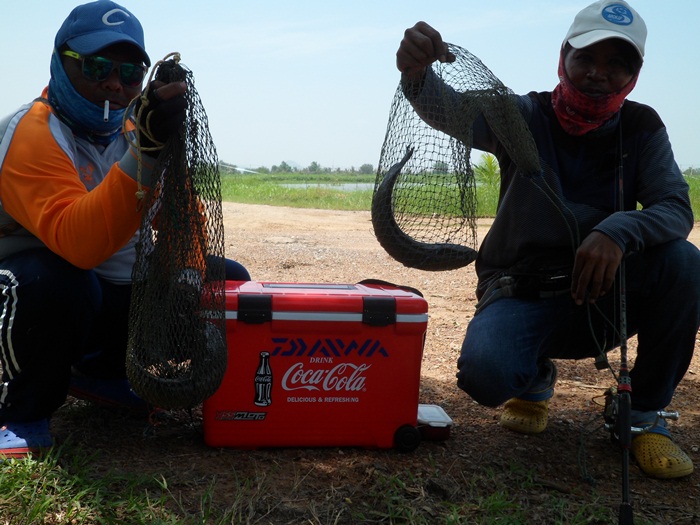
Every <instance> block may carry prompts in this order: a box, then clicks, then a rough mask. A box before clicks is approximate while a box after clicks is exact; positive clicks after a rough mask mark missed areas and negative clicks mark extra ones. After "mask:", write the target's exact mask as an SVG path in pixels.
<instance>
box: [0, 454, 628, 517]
mask: <svg viewBox="0 0 700 525" xmlns="http://www.w3.org/2000/svg"><path fill="white" fill-rule="evenodd" d="M103 454H104V453H103ZM368 454H371V452H368ZM376 461H379V462H380V461H381V456H380V455H379V456H378V457H377V459H376ZM97 464H100V465H103V466H104V465H105V464H109V460H108V459H107V458H106V457H104V456H102V457H99V456H96V455H95V454H86V453H85V451H84V450H82V449H81V448H80V447H73V446H71V445H66V446H64V447H62V448H59V449H55V450H53V451H52V452H51V453H50V454H49V455H48V456H47V457H45V458H44V459H43V460H42V461H35V460H33V459H25V460H9V461H6V462H4V463H2V464H0V523H2V524H3V525H5V524H12V525H35V524H36V525H38V524H44V525H59V524H60V525H64V524H76V525H77V524H83V525H93V524H100V525H112V524H113V525H117V524H119V525H123V524H128V525H141V524H143V525H146V524H148V525H195V524H199V525H224V524H241V523H265V524H267V523H307V524H309V525H325V524H336V523H363V524H365V523H366V524H370V523H386V524H415V525H434V524H445V525H461V524H465V525H466V524H491V523H493V524H495V523H501V524H522V523H535V522H537V523H545V522H546V523H556V524H568V525H576V524H584V523H612V522H613V520H614V509H611V508H610V505H609V502H608V503H607V505H606V504H605V503H604V502H603V501H600V500H599V498H598V497H597V496H596V495H595V494H591V495H590V496H587V497H583V498H581V497H580V496H576V497H572V496H571V495H559V494H556V493H551V492H550V493H547V492H546V491H543V490H542V487H541V486H540V485H538V484H537V483H536V482H534V481H533V473H532V472H530V471H527V470H525V469H523V468H522V467H518V466H511V467H510V468H509V469H506V471H505V472H503V471H501V470H498V471H497V470H494V469H490V468H486V469H483V471H482V472H481V473H479V474H476V475H470V476H469V478H468V479H465V478H464V476H462V474H461V473H459V472H457V473H450V472H441V471H440V470H439V469H438V467H436V466H433V467H432V468H430V469H427V470H426V468H425V467H424V468H421V469H420V471H421V472H420V474H416V473H415V471H414V469H412V467H411V462H410V460H409V461H408V462H407V465H406V467H405V468H403V469H399V470H398V471H391V472H389V471H386V470H384V469H371V470H370V471H368V472H367V474H366V476H365V479H364V480H363V481H362V483H361V484H359V485H357V486H350V487H343V486H342V482H339V487H334V486H333V484H329V486H327V487H319V486H318V485H316V486H315V487H314V488H313V489H309V488H308V487H305V479H306V476H307V475H309V474H311V472H309V473H307V474H304V475H301V476H300V478H299V480H298V483H296V484H294V485H293V486H292V487H291V489H290V488H289V486H287V489H286V490H285V491H284V493H283V494H280V488H278V487H276V484H277V482H276V480H275V473H274V466H273V465H272V464H268V465H266V464H265V463H264V462H263V463H262V464H261V465H259V466H258V472H256V474H255V475H254V476H251V477H250V478H249V479H242V478H241V477H237V476H233V479H229V482H228V483H226V484H225V486H226V492H225V494H221V493H219V500H218V503H215V502H214V499H215V498H214V493H215V492H216V479H215V478H214V477H213V476H212V478H211V479H210V480H209V481H208V482H207V481H206V480H205V483H204V484H202V487H201V488H199V489H198V492H197V493H198V494H199V496H198V501H197V500H195V501H194V502H193V501H189V503H185V500H188V498H191V495H190V496H183V495H182V494H181V493H180V492H179V491H178V489H177V488H175V487H172V488H171V487H170V486H169V484H168V481H167V480H166V479H165V477H163V476H158V477H154V476H148V475H142V474H134V473H130V474H122V473H119V472H116V471H107V472H104V468H102V469H100V471H98V469H97V468H96V467H95V465H97ZM454 475H457V476H459V477H458V478H454V477H453V476H454ZM198 483H201V480H192V482H191V485H196V484H198ZM460 486H461V487H465V488H464V489H458V490H457V489H456V488H457V487H460ZM222 496H225V497H222ZM271 496H272V497H271ZM283 500H284V501H286V502H287V506H286V507H285V505H284V504H282V505H280V503H281V502H282V501H283ZM271 501H273V503H271ZM274 502H276V503H274ZM289 502H295V503H294V511H293V512H291V513H290V508H289V506H288V504H289ZM278 505H280V506H279V508H278ZM539 507H542V509H540V508H539ZM545 517H546V518H547V519H544V518H545ZM290 519H291V520H292V521H289V520H290Z"/></svg>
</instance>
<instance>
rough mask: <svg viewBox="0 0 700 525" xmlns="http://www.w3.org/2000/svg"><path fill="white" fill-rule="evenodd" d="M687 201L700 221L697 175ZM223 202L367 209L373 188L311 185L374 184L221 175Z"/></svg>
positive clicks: (484, 193) (489, 202)
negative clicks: (287, 185) (305, 186)
mask: <svg viewBox="0 0 700 525" xmlns="http://www.w3.org/2000/svg"><path fill="white" fill-rule="evenodd" d="M686 180H687V182H688V184H689V186H690V202H691V205H692V208H693V214H694V217H695V220H696V221H700V177H686ZM221 181H222V182H221V192H222V198H223V200H224V201H229V202H240V203H244V204H267V205H271V206H280V205H282V206H291V207H294V208H316V209H324V210H353V211H368V210H369V209H370V208H371V205H372V190H366V191H365V190H363V191H343V190H340V189H338V190H334V189H332V188H326V187H325V186H324V187H320V186H319V187H315V186H314V185H319V184H323V185H327V184H343V183H348V184H353V183H358V182H364V183H373V182H374V175H352V174H314V175H311V174H308V173H280V174H264V175H249V174H248V175H232V174H224V175H223V176H222V179H221ZM294 183H297V184H302V183H303V184H306V185H310V186H309V187H307V188H302V187H300V188H289V187H286V186H283V185H282V184H294ZM476 189H477V203H478V206H477V216H479V217H493V216H494V215H495V213H496V205H497V203H498V185H497V184H480V185H478V186H477V188H476Z"/></svg>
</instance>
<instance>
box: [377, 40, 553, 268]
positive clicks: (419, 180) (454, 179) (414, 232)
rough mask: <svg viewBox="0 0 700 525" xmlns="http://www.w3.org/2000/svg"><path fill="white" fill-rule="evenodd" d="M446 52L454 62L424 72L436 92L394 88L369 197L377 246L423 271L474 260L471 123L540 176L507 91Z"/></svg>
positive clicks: (482, 69) (478, 66) (469, 59)
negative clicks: (481, 125) (433, 79)
mask: <svg viewBox="0 0 700 525" xmlns="http://www.w3.org/2000/svg"><path fill="white" fill-rule="evenodd" d="M448 48H449V51H450V52H451V53H452V54H454V56H455V61H454V62H452V63H440V62H435V63H433V65H432V66H431V69H430V72H429V73H430V74H431V75H433V76H434V77H436V80H437V81H436V82H433V83H432V84H431V85H432V86H437V87H438V88H437V89H434V90H433V91H429V90H425V89H423V85H422V84H418V85H403V84H402V83H400V84H399V86H398V88H397V89H396V93H395V95H394V99H393V101H392V105H391V111H390V114H389V123H388V126H387V131H386V136H385V139H384V144H383V145H382V150H381V156H380V160H379V165H378V167H377V176H376V179H375V185H374V193H373V198H372V225H373V228H374V233H375V236H376V237H377V240H378V241H379V243H380V244H381V245H382V247H383V248H384V249H385V250H386V252H387V253H388V254H389V255H391V256H392V257H393V258H394V259H396V260H397V261H399V262H401V263H402V264H404V265H405V266H408V267H411V268H417V269H420V270H426V271H442V270H453V269H456V268H460V267H463V266H466V265H467V264H469V263H471V262H473V261H474V260H475V259H476V255H477V252H476V248H477V236H476V218H477V204H478V203H477V199H476V181H475V176H474V171H473V169H472V164H471V152H472V125H473V124H474V122H475V121H476V119H478V118H482V119H484V120H485V122H486V123H487V125H488V126H490V128H491V129H492V131H493V132H494V134H495V135H496V136H497V137H498V139H499V141H500V142H501V144H502V145H503V147H504V148H505V149H506V150H507V152H508V154H509V156H510V157H511V158H512V159H513V161H514V163H515V164H516V165H517V167H518V168H519V170H520V171H522V172H524V173H538V172H539V170H540V167H539V157H538V153H537V147H536V145H535V143H534V140H533V138H532V135H531V133H530V131H529V129H528V128H527V125H526V123H525V121H524V119H523V117H522V114H521V113H520V111H519V110H518V108H517V106H516V103H515V101H514V99H513V92H512V91H511V90H510V89H508V88H507V87H506V86H504V85H503V83H502V82H501V81H500V80H499V79H498V78H497V77H496V76H495V75H494V74H493V73H492V72H491V71H490V70H489V69H488V68H487V67H486V66H485V65H484V64H483V63H482V62H481V61H480V60H479V59H478V58H477V57H476V56H474V55H472V54H471V53H470V52H469V51H467V50H466V49H462V48H460V47H458V46H455V45H452V44H448ZM418 106H420V112H419V111H417V109H416V108H417V107H418ZM426 120H427V121H429V122H430V123H431V124H430V125H429V124H428V123H426ZM443 130H450V134H448V133H446V132H445V131H443Z"/></svg>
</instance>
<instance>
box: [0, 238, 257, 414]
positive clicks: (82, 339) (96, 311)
mask: <svg viewBox="0 0 700 525" xmlns="http://www.w3.org/2000/svg"><path fill="white" fill-rule="evenodd" d="M225 268H226V278H227V279H230V280H244V281H245V280H250V275H249V274H248V271H247V270H246V269H245V268H244V267H243V266H242V265H240V264H239V263H237V262H236V261H232V260H228V259H227V260H226V261H225ZM130 302H131V285H128V284H127V285H118V284H114V283H110V282H108V281H105V280H104V279H102V278H100V277H99V276H98V275H97V274H96V273H95V272H94V271H92V270H82V269H80V268H77V267H75V266H73V265H71V264H70V263H68V262H66V261H65V260H63V259H61V258H60V257H59V256H58V255H56V254H54V253H53V252H51V251H50V250H48V249H47V248H36V249H31V250H25V251H23V252H20V253H17V254H15V255H12V256H10V257H6V258H5V259H3V260H2V261H0V363H1V364H2V383H1V384H0V424H2V423H3V422H4V421H32V420H36V419H43V418H46V417H49V416H50V415H51V414H52V413H53V412H54V411H55V410H56V409H57V408H59V407H60V406H61V405H62V404H63V403H64V401H65V399H66V394H67V392H68V384H69V380H70V374H71V366H72V365H73V364H75V363H76V362H78V361H79V367H80V370H81V372H83V373H85V374H87V375H91V376H94V377H98V378H106V379H123V378H125V377H126V370H125V362H126V348H127V341H128V329H129V325H128V323H129V306H130Z"/></svg>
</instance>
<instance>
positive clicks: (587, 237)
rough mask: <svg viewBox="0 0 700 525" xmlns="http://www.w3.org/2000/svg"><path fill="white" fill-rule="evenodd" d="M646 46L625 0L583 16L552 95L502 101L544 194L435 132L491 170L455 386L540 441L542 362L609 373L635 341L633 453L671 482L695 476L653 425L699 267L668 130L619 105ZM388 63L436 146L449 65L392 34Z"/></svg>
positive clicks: (418, 42)
mask: <svg viewBox="0 0 700 525" xmlns="http://www.w3.org/2000/svg"><path fill="white" fill-rule="evenodd" d="M646 35H647V27H646V24H645V23H644V20H643V19H642V17H641V16H640V15H639V13H637V12H636V11H635V10H634V9H633V8H632V7H631V6H630V5H629V4H628V3H627V2H625V1H624V0H599V1H597V2H594V3H592V4H590V5H589V6H587V7H586V8H584V9H582V10H581V11H580V12H579V13H578V14H577V15H576V17H575V18H574V21H573V23H572V25H571V27H570V28H569V31H568V33H567V34H566V36H565V38H564V40H563V42H562V46H561V49H560V59H559V68H558V69H559V71H558V73H559V83H558V84H557V85H556V86H555V87H554V89H553V90H552V91H551V92H541V93H535V92H532V93H529V94H527V95H521V96H514V97H513V99H514V100H515V102H516V103H517V104H518V109H519V110H520V112H521V114H522V116H523V118H524V121H525V122H526V124H527V126H528V129H529V131H530V133H531V135H532V138H533V139H534V142H535V144H536V145H537V150H538V154H539V158H540V164H541V165H542V166H543V168H545V169H543V173H542V174H540V177H539V178H538V181H542V182H541V184H542V185H543V186H544V187H545V188H546V189H547V190H548V191H539V189H540V188H538V189H537V191H531V190H532V188H533V183H532V180H526V179H528V177H524V176H522V175H521V174H520V173H519V172H518V168H517V166H516V165H515V162H514V160H513V159H512V158H511V157H510V155H509V153H508V152H507V150H508V146H507V145H506V146H505V147H504V145H503V143H502V142H501V140H500V137H499V136H496V134H495V133H494V132H493V131H491V129H490V128H489V127H488V126H487V125H484V123H483V121H482V120H479V119H477V120H476V121H475V123H474V124H473V125H472V127H471V129H469V130H468V131H465V130H460V129H448V130H445V131H446V132H447V133H450V134H451V135H453V136H456V137H460V136H461V137H464V136H469V137H473V144H472V145H473V146H474V147H476V148H478V149H482V150H485V151H489V152H491V153H493V154H494V155H496V156H497V157H498V161H499V164H500V165H501V167H502V171H501V191H500V199H499V204H498V211H497V213H496V217H495V219H494V222H493V225H492V226H491V228H490V230H489V233H488V235H487V237H486V238H485V239H484V241H483V242H482V244H481V247H480V248H479V254H478V257H477V259H476V272H477V275H478V278H479V282H478V285H477V297H478V298H479V304H478V305H477V311H476V313H475V315H474V317H473V319H472V320H471V321H470V322H469V326H468V329H467V333H466V337H465V339H464V343H463V346H462V352H461V355H460V357H459V359H458V361H457V367H458V369H459V370H458V373H457V384H458V386H459V387H460V388H462V389H463V390H464V391H465V392H467V393H468V394H469V395H470V396H471V397H472V398H473V399H475V400H476V401H477V402H479V403H481V404H483V405H486V406H491V407H495V406H499V405H504V410H503V412H502V415H501V418H500V424H501V426H503V427H505V428H507V429H509V430H514V431H516V432H521V433H525V434H539V433H541V432H544V431H545V430H546V428H547V423H548V413H549V402H550V400H551V399H552V397H553V394H554V389H555V386H556V379H557V374H556V367H555V365H554V362H553V359H562V358H565V359H580V358H584V357H594V356H595V357H599V356H601V354H602V357H605V352H608V351H610V350H611V349H613V348H615V347H617V346H619V345H620V344H621V341H620V338H621V337H620V336H621V335H634V334H636V335H637V341H638V346H637V352H636V357H635V362H634V367H633V368H632V370H631V371H630V373H629V377H630V379H631V394H630V398H631V420H632V421H631V422H632V426H633V427H635V428H636V429H639V432H638V433H635V437H634V438H633V439H632V443H631V451H632V454H633V455H634V457H635V458H636V461H637V463H638V465H639V466H640V468H641V469H642V470H643V471H644V472H645V473H646V474H647V475H649V476H653V477H658V478H680V477H684V476H688V475H690V474H691V473H692V472H693V469H694V466H693V462H692V460H691V458H690V457H689V456H688V455H687V454H686V453H685V452H684V451H683V450H682V449H681V448H680V446H679V445H678V444H677V443H675V442H674V441H673V440H672V439H671V433H670V430H669V429H668V428H667V426H666V422H665V420H663V419H661V420H659V421H657V414H658V412H659V411H662V410H664V409H665V407H666V406H668V405H669V403H670V402H671V399H672V397H673V395H674V392H675V389H676V387H677V386H678V384H679V383H680V381H681V379H682V378H683V376H684V374H685V373H686V371H687V370H688V366H689V364H690V361H691V359H692V356H693V351H694V348H695V345H696V342H695V341H696V338H697V333H698V326H699V325H700V305H699V301H698V298H699V297H700V273H699V272H698V268H699V267H700V252H699V251H698V249H697V248H696V247H695V246H694V245H693V244H691V243H690V242H689V241H688V240H687V237H688V234H689V232H690V230H691V229H692V228H693V211H692V208H691V205H690V199H689V196H688V184H687V183H686V181H685V180H684V178H683V175H682V174H681V172H680V169H679V168H678V165H677V164H676V162H675V160H674V156H673V152H672V150H671V144H670V142H669V139H668V134H667V132H666V128H665V126H664V124H663V122H662V121H661V119H660V118H659V116H658V114H657V113H656V112H655V111H654V110H653V109H652V108H650V107H648V106H645V105H643V104H638V103H635V102H632V101H630V100H627V96H628V95H629V94H630V92H631V91H632V89H633V88H634V86H635V84H636V82H637V78H638V75H639V72H640V69H641V67H642V63H643V59H644V48H645V43H646ZM396 58H397V67H398V69H399V70H400V71H401V73H402V83H403V85H404V93H406V94H407V97H409V98H410V99H411V101H412V103H413V107H414V108H416V111H417V112H418V113H419V114H420V115H421V116H422V118H423V119H424V120H425V121H426V122H428V124H431V125H434V126H436V127H438V129H443V130H444V128H445V127H446V126H445V125H444V121H443V122H436V119H435V118H433V119H432V120H431V114H432V115H436V114H439V111H436V110H435V108H434V107H431V106H429V104H428V103H426V102H423V103H422V101H421V96H425V95H423V94H424V93H434V92H437V90H438V89H441V88H442V87H444V86H440V85H436V82H439V79H438V78H437V76H436V75H434V73H433V70H432V68H431V67H430V66H431V64H432V63H433V62H435V61H436V60H437V61H441V62H451V61H454V60H455V57H454V56H451V54H450V52H449V50H448V47H447V45H446V44H445V42H443V40H442V37H441V35H440V34H439V33H438V32H437V31H436V30H435V29H433V28H432V27H430V26H429V25H428V24H426V23H424V22H418V23H417V24H416V25H414V26H413V27H412V28H409V29H407V30H406V32H405V33H404V38H403V40H402V41H401V45H400V47H399V49H398V51H397V54H396ZM458 96H465V97H469V96H470V93H469V91H466V92H465V93H460V94H459V95H458ZM472 96H473V95H472ZM441 124H442V128H441V127H440V125H441ZM472 133H473V134H472ZM620 188H622V189H623V190H624V191H622V192H621V191H619V189H620ZM620 193H624V203H622V204H621V203H620V200H622V199H620ZM637 203H639V204H640V205H641V206H640V207H639V209H638V204H637ZM623 259H624V263H625V264H624V267H625V270H626V272H625V275H626V279H625V282H624V288H623V289H624V290H625V292H626V293H625V296H626V303H625V304H626V311H624V313H625V321H626V327H627V328H628V332H627V333H626V334H620V333H619V332H618V331H617V328H618V326H620V324H618V322H619V320H620V315H621V314H620V312H621V311H622V307H620V305H619V302H620V301H618V300H617V299H619V296H618V294H616V293H614V290H615V289H614V287H613V284H614V283H615V284H617V285H618V286H621V285H620V284H619V282H618V283H616V281H618V280H619V279H618V275H619V272H618V269H619V268H620V266H621V265H622V262H623ZM559 283H561V284H559Z"/></svg>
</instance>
